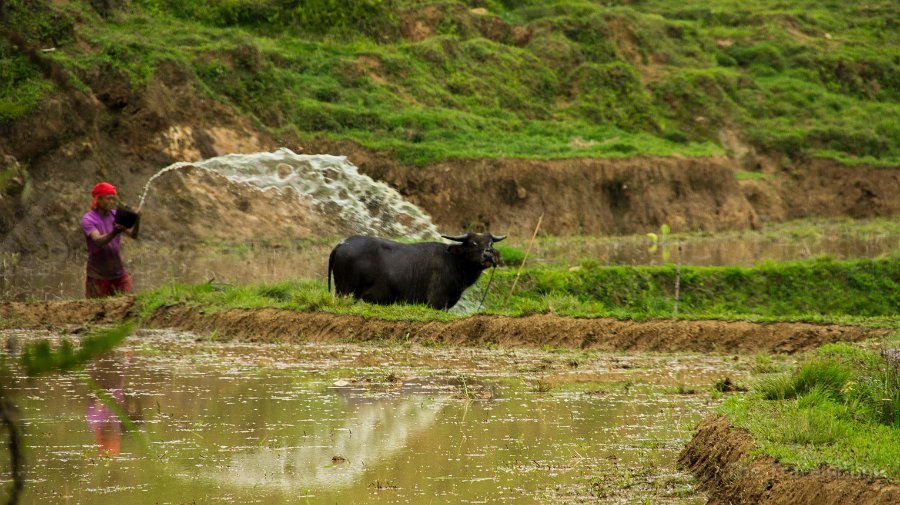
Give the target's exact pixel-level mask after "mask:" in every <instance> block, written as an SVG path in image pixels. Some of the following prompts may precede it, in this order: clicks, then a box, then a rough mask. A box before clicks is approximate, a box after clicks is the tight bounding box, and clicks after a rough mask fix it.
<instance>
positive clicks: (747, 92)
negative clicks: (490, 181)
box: [0, 0, 900, 166]
mask: <svg viewBox="0 0 900 505" xmlns="http://www.w3.org/2000/svg"><path fill="white" fill-rule="evenodd" d="M0 13H2V15H3V20H4V22H5V24H7V26H11V27H15V30H16V31H17V33H18V35H19V36H21V37H22V38H23V39H24V40H26V41H27V42H28V43H29V44H31V45H32V46H34V47H35V48H38V49H40V48H49V47H54V48H56V51H53V52H48V53H46V54H45V55H44V58H46V59H49V60H51V61H53V62H55V63H57V64H58V65H59V66H60V67H61V68H63V69H65V71H66V72H67V74H68V76H69V79H70V80H71V81H72V84H73V85H74V86H76V87H81V88H82V89H87V88H89V87H90V85H89V83H87V82H85V76H86V75H88V74H89V72H88V70H90V69H99V70H100V71H101V72H102V74H103V75H104V76H106V77H108V78H110V79H121V78H123V76H124V78H126V79H127V81H128V83H129V84H130V86H131V87H132V88H133V89H134V90H135V91H140V90H141V89H142V88H143V87H145V86H146V85H147V83H148V82H150V80H151V79H153V78H154V76H155V75H156V74H155V73H156V72H157V71H158V70H159V68H160V64H161V63H162V62H170V63H175V64H177V65H179V66H181V67H183V68H185V69H187V70H188V73H189V74H190V75H192V76H193V77H194V78H195V79H196V82H197V85H198V87H199V88H200V89H202V90H203V92H205V93H207V94H209V95H210V96H211V97H214V98H216V99H219V100H224V101H226V102H228V103H230V104H232V105H233V106H235V107H236V108H238V109H239V110H241V111H242V112H243V113H246V114H248V115H252V116H253V117H255V118H256V119H257V120H258V122H259V124H260V125H261V126H264V127H267V128H269V129H271V130H272V131H274V132H276V133H279V132H281V133H288V134H291V135H292V136H295V137H297V138H299V139H301V140H303V139H312V138H324V139H334V140H337V139H351V140H353V141H356V142H358V143H360V144H362V145H364V146H367V147H369V148H373V149H378V150H383V151H385V152H389V153H390V154H392V155H394V156H395V157H397V158H398V159H401V160H403V161H405V162H408V163H417V164H427V163H430V162H434V161H437V160H442V159H450V158H492V157H522V158H543V159H546V158H560V157H572V156H630V155H635V154H650V155H668V154H673V153H681V154H687V155H700V156H703V155H710V154H717V153H721V152H722V149H723V147H722V146H721V145H720V142H721V140H720V138H721V133H722V131H724V130H734V131H737V132H739V134H740V136H741V137H742V138H743V139H744V140H745V141H747V142H749V143H750V144H752V145H755V146H756V147H758V148H760V149H764V150H770V151H774V152H780V153H784V154H786V155H788V156H792V157H794V156H809V155H814V156H826V157H831V158H834V159H837V160H840V161H843V162H845V163H848V164H854V163H865V164H870V165H893V166H896V165H898V164H900V142H898V139H900V122H898V121H897V120H896V118H897V117H900V104H898V99H900V44H898V41H900V36H898V25H897V22H896V17H897V16H896V5H895V3H894V2H893V1H891V0H875V1H872V2H866V3H865V4H856V3H853V2H834V1H829V2H824V3H823V2H818V1H812V0H803V1H797V2H789V3H784V2H776V1H774V0H749V1H741V2H738V1H737V0H727V1H724V2H716V3H715V4H709V3H708V2H701V1H700V0H684V1H678V2H674V1H663V0H634V1H613V2H599V1H554V0H544V1H538V0H530V1H523V2H512V1H505V0H471V1H463V0H446V1H417V0H366V1H349V0H291V1H287V2H284V1H276V0H230V1H222V2H211V1H208V0H134V1H131V2H124V1H110V2H96V1H75V0H70V1H63V2H49V1H47V0H7V1H6V2H4V3H3V4H2V6H0ZM42 75H43V74H42V73H41V71H40V70H39V69H38V67H37V64H36V63H35V62H33V61H30V60H28V59H26V58H23V57H22V55H21V54H20V53H19V52H17V51H15V50H12V49H11V45H10V44H9V42H4V43H0V77H2V79H0V83H2V84H0V122H8V121H12V120H14V119H15V118H17V117H19V116H21V115H22V114H26V113H28V112H29V111H32V110H34V109H35V107H36V106H37V105H38V104H39V103H40V101H41V99H42V98H44V97H46V96H47V95H48V94H50V93H52V92H53V89H55V88H54V85H51V84H50V82H49V81H47V80H46V79H45V78H44V77H42Z"/></svg>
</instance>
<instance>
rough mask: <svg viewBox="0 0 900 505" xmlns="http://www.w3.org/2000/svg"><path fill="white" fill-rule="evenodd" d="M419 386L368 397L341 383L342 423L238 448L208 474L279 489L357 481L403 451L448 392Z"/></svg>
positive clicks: (431, 418)
mask: <svg viewBox="0 0 900 505" xmlns="http://www.w3.org/2000/svg"><path fill="white" fill-rule="evenodd" d="M417 390H418V391H420V392H418V393H416V391H417ZM421 390H422V388H421V387H420V386H419V385H414V384H405V385H404V386H403V387H402V388H401V389H400V390H398V391H396V394H397V395H399V398H392V399H380V400H375V401H372V400H371V399H368V398H360V397H357V396H355V394H353V393H352V392H350V391H348V390H347V389H345V388H340V389H338V396H339V397H340V398H341V400H342V403H344V407H346V408H347V411H346V416H347V419H346V420H341V422H340V424H341V427H332V426H328V425H321V424H320V425H316V426H314V427H313V429H312V431H311V432H306V433H304V436H303V437H302V438H301V439H300V440H297V445H289V446H287V447H260V448H256V449H254V450H252V451H249V452H240V453H238V454H235V455H233V456H232V457H231V460H230V462H229V464H228V465H227V467H226V469H225V471H216V472H214V473H212V474H209V475H208V477H209V478H211V479H212V480H214V481H218V482H221V483H223V484H226V485H236V486H240V487H246V488H260V487H263V488H269V489H280V490H282V491H290V490H292V489H296V488H297V487H304V488H312V489H314V490H316V489H317V490H323V489H324V490H330V491H333V490H334V489H335V488H341V487H344V488H346V487H351V486H354V485H359V484H360V481H361V479H362V477H363V474H364V473H365V472H366V470H367V469H368V468H369V467H371V466H373V465H377V464H378V463H379V462H381V461H385V460H389V459H391V458H392V457H394V456H396V455H397V454H399V453H401V452H402V451H404V450H407V449H408V444H409V441H410V439H412V438H414V437H415V436H417V435H418V434H420V433H422V432H425V431H427V430H428V429H430V428H431V427H432V425H433V424H434V423H435V422H436V420H437V417H438V413H439V412H440V409H441V406H442V405H443V403H444V400H446V398H447V397H446V396H445V397H444V398H434V397H427V396H423V395H422V394H421Z"/></svg>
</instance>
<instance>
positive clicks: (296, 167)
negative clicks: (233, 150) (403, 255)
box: [140, 148, 440, 239]
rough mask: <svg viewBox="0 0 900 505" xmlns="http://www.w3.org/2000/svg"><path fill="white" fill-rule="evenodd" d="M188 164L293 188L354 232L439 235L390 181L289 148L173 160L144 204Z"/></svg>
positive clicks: (249, 182) (250, 182) (258, 184)
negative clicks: (166, 176) (165, 178)
mask: <svg viewBox="0 0 900 505" xmlns="http://www.w3.org/2000/svg"><path fill="white" fill-rule="evenodd" d="M185 167H197V168H199V169H202V170H209V171H211V172H215V173H217V174H219V175H222V176H224V177H226V178H227V179H229V180H231V181H233V182H235V183H239V184H242V185H245V186H249V187H252V188H254V189H256V190H259V191H262V190H265V189H269V188H277V189H279V190H289V191H294V192H295V193H296V194H297V196H298V198H301V199H308V200H309V201H311V202H312V203H313V205H314V206H315V207H316V208H317V209H318V210H319V211H320V212H321V213H323V215H326V216H329V217H337V218H338V221H340V222H341V223H342V224H344V225H345V226H346V227H348V228H349V229H350V230H352V231H353V232H354V233H360V234H370V235H382V236H389V237H408V238H415V239H437V238H438V237H439V236H440V234H439V233H438V230H437V228H436V227H435V226H434V224H433V223H432V221H431V217H430V216H429V215H428V214H427V213H425V212H424V211H423V210H422V209H420V208H418V207H416V206H415V205H413V204H412V203H410V202H407V201H406V200H404V199H403V197H402V196H401V195H400V194H399V193H397V191H395V190H394V189H393V188H391V187H389V186H388V185H386V184H384V183H382V182H378V181H375V180H374V179H372V178H371V177H369V176H367V175H365V174H361V173H359V169H358V168H357V167H356V166H355V165H353V164H352V163H350V162H349V161H348V160H347V158H346V157H345V156H333V155H327V154H320V155H300V154H296V153H294V152H293V151H291V150H290V149H287V148H280V149H278V150H276V151H274V152H263V153H255V154H228V155H225V156H219V157H215V158H210V159H207V160H203V161H199V162H195V163H187V162H178V163H174V164H172V165H169V166H167V167H165V168H163V169H162V170H160V171H159V172H157V173H155V174H153V176H152V177H150V179H148V180H147V183H146V184H145V185H144V190H143V192H142V194H141V199H140V206H141V207H143V205H144V201H145V200H146V198H147V194H148V192H149V190H150V186H151V183H153V181H154V180H156V179H157V178H159V177H160V176H162V175H163V174H165V173H167V172H170V171H172V170H178V169H181V168H185Z"/></svg>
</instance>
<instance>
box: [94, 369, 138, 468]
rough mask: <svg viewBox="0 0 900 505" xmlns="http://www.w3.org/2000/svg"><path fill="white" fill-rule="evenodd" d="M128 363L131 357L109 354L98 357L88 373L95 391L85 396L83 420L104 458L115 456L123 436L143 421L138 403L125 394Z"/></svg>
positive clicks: (119, 448)
mask: <svg viewBox="0 0 900 505" xmlns="http://www.w3.org/2000/svg"><path fill="white" fill-rule="evenodd" d="M128 360H130V356H127V357H124V358H123V357H118V356H117V355H116V354H113V353H110V354H107V355H105V356H101V357H99V358H98V359H97V360H96V362H95V364H94V366H93V367H92V368H90V369H89V372H88V377H90V379H91V380H92V381H93V386H94V387H95V390H94V392H93V393H91V394H90V395H89V396H88V399H87V407H86V408H85V413H84V419H85V421H87V425H88V427H89V428H90V429H91V431H93V432H94V437H95V439H96V443H97V450H98V452H99V453H100V454H101V455H103V456H109V457H114V456H118V455H119V452H120V450H121V440H122V434H123V433H124V432H125V431H126V430H127V427H128V426H134V422H137V421H140V420H141V419H142V408H141V404H140V401H138V399H137V398H135V397H134V396H131V395H126V393H125V376H126V369H127V365H128Z"/></svg>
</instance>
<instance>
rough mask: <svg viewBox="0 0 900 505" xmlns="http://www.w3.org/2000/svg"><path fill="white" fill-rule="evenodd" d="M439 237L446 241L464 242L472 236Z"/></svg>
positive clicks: (467, 234) (468, 234)
mask: <svg viewBox="0 0 900 505" xmlns="http://www.w3.org/2000/svg"><path fill="white" fill-rule="evenodd" d="M441 236H442V237H444V238H445V239H447V240H453V241H454V242H465V241H466V240H469V238H470V237H471V236H472V234H471V233H466V234H465V235H457V236H455V237H452V236H450V235H441Z"/></svg>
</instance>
